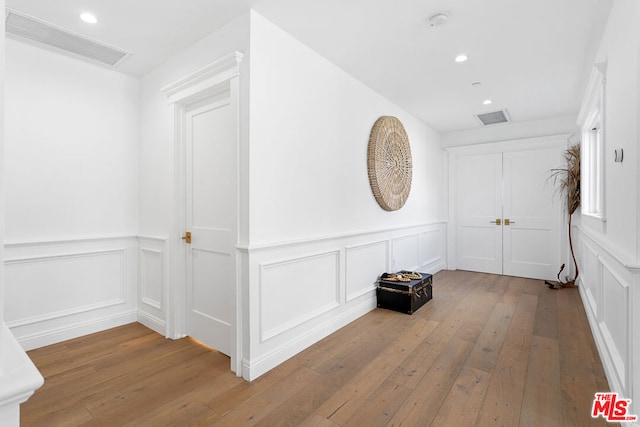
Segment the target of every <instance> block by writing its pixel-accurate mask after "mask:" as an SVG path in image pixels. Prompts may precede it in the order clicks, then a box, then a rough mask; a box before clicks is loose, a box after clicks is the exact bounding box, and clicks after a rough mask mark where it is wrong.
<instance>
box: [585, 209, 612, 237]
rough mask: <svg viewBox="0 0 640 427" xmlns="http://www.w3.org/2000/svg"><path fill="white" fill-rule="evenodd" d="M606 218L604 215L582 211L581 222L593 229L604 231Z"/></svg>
mask: <svg viewBox="0 0 640 427" xmlns="http://www.w3.org/2000/svg"><path fill="white" fill-rule="evenodd" d="M606 223H607V220H606V219H605V217H604V216H601V215H594V214H588V213H584V212H583V213H582V224H583V225H584V226H586V227H588V228H590V229H592V230H594V231H599V232H600V233H604V231H605V225H606Z"/></svg>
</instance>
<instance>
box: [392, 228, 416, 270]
mask: <svg viewBox="0 0 640 427" xmlns="http://www.w3.org/2000/svg"><path fill="white" fill-rule="evenodd" d="M391 247H392V259H393V262H392V265H393V268H392V270H394V271H397V270H411V271H415V270H419V268H420V234H411V235H408V236H402V237H397V238H394V239H392V240H391Z"/></svg>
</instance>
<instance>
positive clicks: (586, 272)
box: [580, 242, 602, 320]
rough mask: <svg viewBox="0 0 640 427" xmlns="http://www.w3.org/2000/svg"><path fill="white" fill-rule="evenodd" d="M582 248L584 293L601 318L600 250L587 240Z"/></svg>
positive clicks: (595, 313)
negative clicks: (599, 304)
mask: <svg viewBox="0 0 640 427" xmlns="http://www.w3.org/2000/svg"><path fill="white" fill-rule="evenodd" d="M581 247H582V250H581V251H580V252H581V253H582V257H581V258H582V263H581V264H580V269H581V270H582V282H581V284H582V285H583V287H584V291H583V292H584V294H585V296H586V301H587V303H588V304H589V308H590V309H591V311H592V312H593V315H594V317H595V318H596V319H598V320H602V319H601V318H600V315H601V313H600V312H599V306H598V301H601V300H602V295H601V293H602V287H601V286H600V284H601V283H602V266H601V265H600V263H599V262H598V250H597V249H596V248H594V247H593V245H590V244H589V243H587V242H583V243H582V245H581Z"/></svg>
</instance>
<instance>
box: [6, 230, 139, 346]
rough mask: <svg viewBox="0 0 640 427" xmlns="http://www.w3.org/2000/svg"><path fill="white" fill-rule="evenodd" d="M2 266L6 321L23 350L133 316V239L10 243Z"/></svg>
mask: <svg viewBox="0 0 640 427" xmlns="http://www.w3.org/2000/svg"><path fill="white" fill-rule="evenodd" d="M4 265H5V277H6V289H5V298H6V301H7V304H8V307H10V308H9V310H7V311H6V313H5V316H6V320H7V324H8V326H9V327H10V328H11V329H12V332H13V334H14V335H15V336H16V338H17V339H18V341H19V342H20V343H21V344H22V346H23V347H24V348H26V349H33V348H37V347H41V346H44V345H49V344H53V343H56V342H59V341H62V340H66V339H69V338H74V337H77V336H81V335H84V334H86V333H92V332H97V331H99V330H103V329H105V328H108V327H113V326H118V325H120V324H123V322H124V323H130V322H133V321H135V320H136V315H135V308H136V301H135V293H136V287H137V284H136V283H137V279H136V275H137V273H136V272H137V239H136V238H134V237H131V236H103V237H96V236H88V237H86V238H73V239H60V240H46V241H20V242H18V241H14V242H11V243H9V244H7V245H5V262H4Z"/></svg>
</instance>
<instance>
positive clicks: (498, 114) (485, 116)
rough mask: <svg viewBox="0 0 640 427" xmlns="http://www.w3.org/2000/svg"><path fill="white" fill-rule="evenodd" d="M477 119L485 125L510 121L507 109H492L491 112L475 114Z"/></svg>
mask: <svg viewBox="0 0 640 427" xmlns="http://www.w3.org/2000/svg"><path fill="white" fill-rule="evenodd" d="M475 117H476V119H478V121H479V122H480V123H482V125H483V126H489V125H496V124H498V123H507V122H510V121H511V119H509V115H508V114H507V110H499V111H492V112H491V113H482V114H475Z"/></svg>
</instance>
